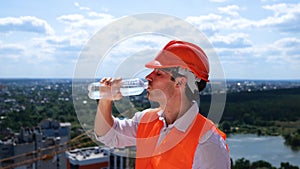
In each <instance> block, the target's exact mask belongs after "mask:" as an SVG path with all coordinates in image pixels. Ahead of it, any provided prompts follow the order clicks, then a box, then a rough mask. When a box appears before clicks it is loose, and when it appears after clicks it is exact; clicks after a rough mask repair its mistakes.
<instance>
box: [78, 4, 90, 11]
mask: <svg viewBox="0 0 300 169" xmlns="http://www.w3.org/2000/svg"><path fill="white" fill-rule="evenodd" d="M74 5H75V6H76V7H78V8H79V10H86V11H89V10H90V8H88V7H84V6H80V5H79V3H78V2H74Z"/></svg>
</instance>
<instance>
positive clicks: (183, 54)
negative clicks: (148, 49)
mask: <svg viewBox="0 0 300 169" xmlns="http://www.w3.org/2000/svg"><path fill="white" fill-rule="evenodd" d="M145 66H146V67H147V68H170V67H181V68H183V69H189V70H190V71H191V72H192V73H193V74H194V75H195V76H197V77H198V78H199V79H202V80H204V81H206V82H209V80H208V74H209V63H208V58H207V56H206V54H205V53H204V51H203V50H202V49H201V48H200V47H199V46H197V45H195V44H192V43H190V42H185V41H179V40H172V41H170V42H169V43H168V44H167V45H166V46H165V47H164V48H163V49H162V50H161V51H160V52H159V53H158V55H157V56H156V57H155V59H154V60H152V61H150V62H148V63H146V65H145Z"/></svg>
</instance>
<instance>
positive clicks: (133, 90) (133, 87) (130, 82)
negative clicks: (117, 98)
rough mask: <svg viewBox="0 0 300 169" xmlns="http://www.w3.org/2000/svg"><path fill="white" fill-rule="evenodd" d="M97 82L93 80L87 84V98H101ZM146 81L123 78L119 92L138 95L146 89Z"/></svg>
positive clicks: (123, 94)
mask: <svg viewBox="0 0 300 169" xmlns="http://www.w3.org/2000/svg"><path fill="white" fill-rule="evenodd" d="M100 85H101V84H100V83H99V82H94V83H91V84H89V85H88V91H89V94H88V96H89V98H90V99H101V93H100V91H99V87H100ZM147 87H148V82H145V81H143V80H141V79H139V78H134V79H125V80H122V82H121V87H120V92H121V94H122V96H135V95H140V94H142V92H143V91H144V90H145V89H147Z"/></svg>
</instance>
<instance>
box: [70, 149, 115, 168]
mask: <svg viewBox="0 0 300 169" xmlns="http://www.w3.org/2000/svg"><path fill="white" fill-rule="evenodd" d="M66 157H67V169H109V157H110V150H109V149H105V148H101V147H88V148H81V149H75V150H71V151H66Z"/></svg>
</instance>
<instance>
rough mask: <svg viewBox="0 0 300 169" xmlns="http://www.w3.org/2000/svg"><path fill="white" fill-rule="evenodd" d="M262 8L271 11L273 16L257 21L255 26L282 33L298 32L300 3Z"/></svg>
mask: <svg viewBox="0 0 300 169" xmlns="http://www.w3.org/2000/svg"><path fill="white" fill-rule="evenodd" d="M263 8H264V9H267V10H271V11H273V12H274V15H273V16H270V17H267V18H265V19H262V20H260V21H258V22H257V23H256V26H258V27H271V28H274V29H277V30H279V31H282V32H290V33H291V32H296V33H298V32H299V30H300V25H299V23H300V10H299V9H300V3H298V4H283V3H281V4H275V5H266V6H263Z"/></svg>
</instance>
